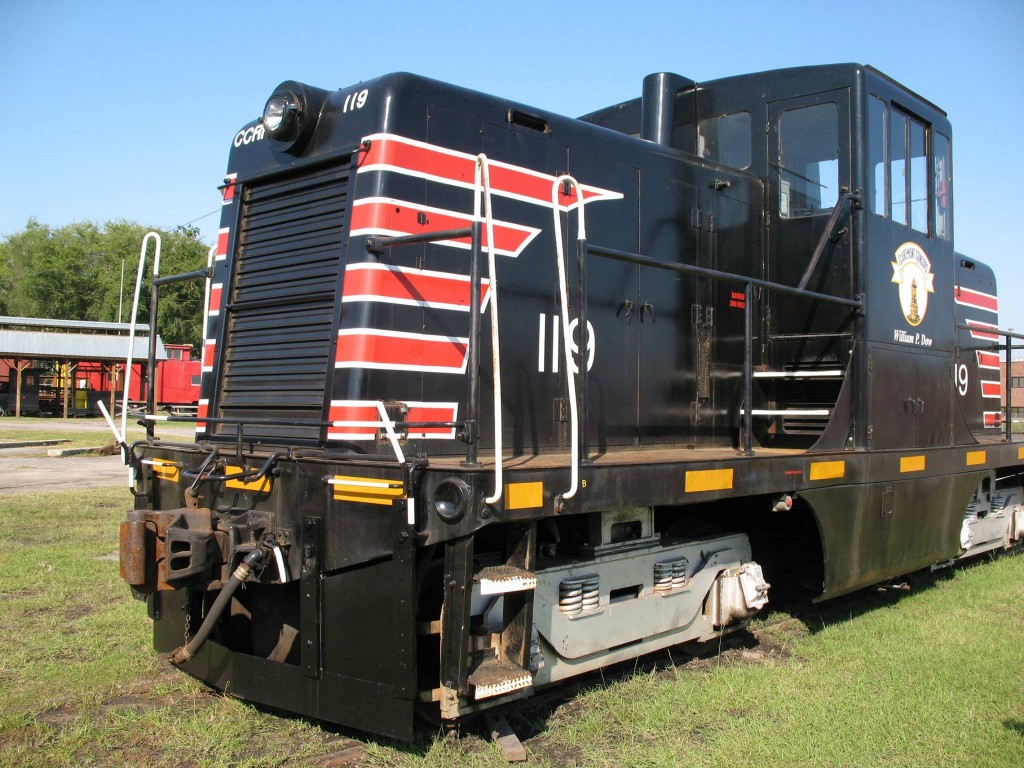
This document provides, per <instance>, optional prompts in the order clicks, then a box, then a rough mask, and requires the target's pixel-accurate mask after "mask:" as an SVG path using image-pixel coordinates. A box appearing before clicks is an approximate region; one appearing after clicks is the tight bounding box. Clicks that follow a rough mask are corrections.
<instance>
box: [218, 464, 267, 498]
mask: <svg viewBox="0 0 1024 768" xmlns="http://www.w3.org/2000/svg"><path fill="white" fill-rule="evenodd" d="M241 472H245V468H244V467H235V466H232V465H230V464H229V465H228V466H226V467H225V468H224V474H227V475H237V474H239V473H241ZM224 484H225V485H226V486H227V487H228V488H237V489H239V490H242V491H252V492H253V493H269V492H270V478H269V477H261V478H260V479H259V480H252V481H250V482H245V481H243V480H228V481H226V482H225V483H224Z"/></svg>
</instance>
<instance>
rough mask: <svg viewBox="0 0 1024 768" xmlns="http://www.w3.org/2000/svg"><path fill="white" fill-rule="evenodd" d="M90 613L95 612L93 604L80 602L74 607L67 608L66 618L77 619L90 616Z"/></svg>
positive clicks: (69, 619)
mask: <svg viewBox="0 0 1024 768" xmlns="http://www.w3.org/2000/svg"><path fill="white" fill-rule="evenodd" d="M90 613H95V609H94V608H93V607H92V606H89V605H84V604H79V605H76V606H74V607H73V608H67V609H66V610H65V611H64V618H65V619H67V620H68V621H74V620H75V619H81V618H83V617H85V616H88V615H89V614H90Z"/></svg>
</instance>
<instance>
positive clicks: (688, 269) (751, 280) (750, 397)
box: [579, 192, 1024, 456]
mask: <svg viewBox="0 0 1024 768" xmlns="http://www.w3.org/2000/svg"><path fill="white" fill-rule="evenodd" d="M846 195H849V196H851V197H856V195H853V193H849V192H848V193H846ZM858 199H859V198H858ZM837 206H838V204H837ZM833 213H834V211H833ZM586 248H587V252H588V253H592V254H594V255H595V256H603V257H605V258H609V259H614V260H616V261H623V262H626V263H629V264H637V265H639V266H643V267H653V268H655V269H663V270H665V271H667V272H677V273H680V274H689V275H699V276H701V277H710V278H714V279H716V280H723V281H727V282H734V283H740V284H742V285H743V286H744V294H743V295H744V299H745V301H744V310H743V312H744V314H743V378H744V384H743V398H744V408H743V427H742V435H741V436H742V441H741V442H742V445H741V446H740V448H741V450H742V452H743V455H744V456H752V455H753V454H754V447H753V445H754V439H753V420H752V418H751V416H752V414H751V411H752V410H753V402H754V384H753V381H754V363H753V360H754V316H753V307H754V288H755V287H757V288H763V289H765V290H768V291H776V292H778V293H784V294H787V295H790V296H801V297H803V298H807V299H815V300H817V301H826V302H830V303H832V304H839V305H840V306H844V307H851V308H853V309H856V310H858V311H862V310H863V307H864V302H863V301H862V300H861V299H844V298H842V297H840V296H832V295H830V294H827V293H818V292H817V291H808V290H806V289H805V288H802V287H799V288H794V287H793V286H791V285H784V284H782V283H773V282H772V281H770V280H761V279H759V278H755V277H748V276H746V275H737V274H735V273H732V272H722V271H720V270H717V269H708V268H707V267H697V266H694V265H691V264H680V263H678V262H664V261H658V260H657V259H652V258H650V257H649V256H643V255H641V254H639V253H630V252H629V251H619V250H615V249H613V248H601V247H597V246H586ZM581 265H582V261H581ZM812 266H813V265H812ZM585 270H586V268H585V266H584V267H583V275H582V277H581V280H583V281H585V276H586V273H585ZM583 297H585V292H584V293H583V294H582V295H581V300H580V307H581V310H582V307H583V306H584V302H583ZM584 316H585V315H584V314H583V313H582V312H581V318H582V317H584ZM579 322H580V325H582V323H583V321H582V319H581V320H580V321H579ZM581 338H582V337H581ZM1022 338H1024V337H1022ZM583 360H584V358H583V353H581V362H583ZM585 368H586V365H585V363H584V364H583V365H581V366H580V369H581V371H582V370H585ZM580 399H581V401H582V405H581V412H585V411H586V407H587V406H586V391H585V390H584V391H583V392H581V398H580ZM586 434H587V428H586V424H584V425H583V427H582V428H581V429H580V436H581V448H582V447H583V446H585V445H587V443H586V441H585V439H584V437H583V436H584V435H586ZM583 455H584V456H586V454H585V453H584V454H583Z"/></svg>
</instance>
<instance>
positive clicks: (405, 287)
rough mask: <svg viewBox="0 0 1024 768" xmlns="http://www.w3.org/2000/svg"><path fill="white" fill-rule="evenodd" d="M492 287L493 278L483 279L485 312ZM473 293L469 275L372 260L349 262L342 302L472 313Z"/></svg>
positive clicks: (481, 297) (482, 309) (481, 309)
mask: <svg viewBox="0 0 1024 768" xmlns="http://www.w3.org/2000/svg"><path fill="white" fill-rule="evenodd" d="M489 287H490V281H489V280H488V279H487V278H481V279H480V311H481V312H483V311H484V309H485V308H486V307H487V296H488V288H489ZM469 294H470V284H469V277H468V276H466V275H460V274H456V273H454V272H437V271H433V270H427V269H414V268H412V267H398V266H393V265H390V264H380V263H378V262H369V261H368V262H363V263H361V264H349V265H348V266H347V267H346V268H345V287H344V288H343V290H342V294H341V301H342V302H343V303H347V302H355V301H374V302H382V303H385V304H404V305H406V306H413V307H427V308H430V309H451V310H455V311H457V312H468V311H469Z"/></svg>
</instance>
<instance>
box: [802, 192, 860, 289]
mask: <svg viewBox="0 0 1024 768" xmlns="http://www.w3.org/2000/svg"><path fill="white" fill-rule="evenodd" d="M847 202H853V203H854V204H857V203H859V202H860V192H843V194H842V195H840V196H839V199H838V200H837V201H836V204H835V206H834V207H833V208H832V214H831V215H830V216H829V217H828V223H827V224H826V225H825V229H823V230H822V232H821V237H819V238H818V244H817V245H816V246H815V248H814V253H813V254H811V260H810V262H808V264H807V269H805V270H804V275H803V277H801V278H800V282H799V283H798V284H797V287H798V288H800V289H801V290H803V289H804V288H806V287H807V283H808V282H810V279H811V274H812V273H813V272H814V268H815V267H816V266H818V260H819V259H820V258H821V255H822V254H823V253H824V252H825V244H826V243H827V242H828V241H829V240H830V239H832V237H833V235H832V231H833V230H834V229H835V228H836V224H838V223H839V216H840V214H841V213H842V212H843V206H845V205H846V203H847ZM836 239H838V237H837V238H836Z"/></svg>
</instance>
